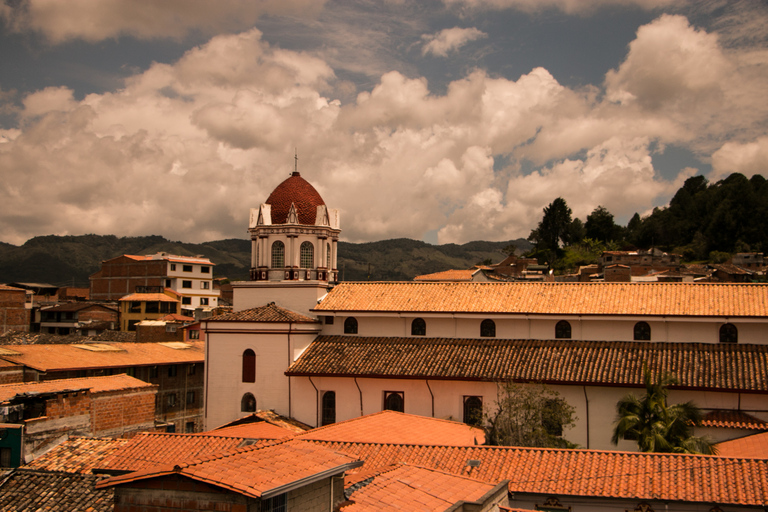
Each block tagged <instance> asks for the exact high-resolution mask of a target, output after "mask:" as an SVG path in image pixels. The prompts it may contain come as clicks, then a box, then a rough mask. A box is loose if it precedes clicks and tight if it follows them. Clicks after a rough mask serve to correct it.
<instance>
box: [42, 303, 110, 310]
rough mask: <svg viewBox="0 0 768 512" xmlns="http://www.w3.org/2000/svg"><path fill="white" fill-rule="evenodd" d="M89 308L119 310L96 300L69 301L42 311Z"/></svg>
mask: <svg viewBox="0 0 768 512" xmlns="http://www.w3.org/2000/svg"><path fill="white" fill-rule="evenodd" d="M87 308H100V309H108V310H110V311H112V312H115V313H116V312H117V309H116V308H114V307H111V306H107V305H106V304H96V303H94V302H67V303H66V304H56V305H55V306H47V307H44V308H41V310H42V311H51V312H56V311H80V310H83V309H87Z"/></svg>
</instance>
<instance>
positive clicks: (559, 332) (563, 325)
mask: <svg viewBox="0 0 768 512" xmlns="http://www.w3.org/2000/svg"><path fill="white" fill-rule="evenodd" d="M555 338H558V339H560V338H562V339H567V340H569V339H571V324H570V323H568V322H567V321H565V320H560V321H559V322H557V324H556V325H555Z"/></svg>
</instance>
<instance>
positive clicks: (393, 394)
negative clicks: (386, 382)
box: [384, 391, 405, 412]
mask: <svg viewBox="0 0 768 512" xmlns="http://www.w3.org/2000/svg"><path fill="white" fill-rule="evenodd" d="M384 410H385V411H397V412H405V397H404V393H403V392H402V391H385V392H384Z"/></svg>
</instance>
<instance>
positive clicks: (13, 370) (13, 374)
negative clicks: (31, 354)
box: [0, 365, 24, 384]
mask: <svg viewBox="0 0 768 512" xmlns="http://www.w3.org/2000/svg"><path fill="white" fill-rule="evenodd" d="M14 382H24V367H23V366H18V365H12V366H0V384H12V383H14Z"/></svg>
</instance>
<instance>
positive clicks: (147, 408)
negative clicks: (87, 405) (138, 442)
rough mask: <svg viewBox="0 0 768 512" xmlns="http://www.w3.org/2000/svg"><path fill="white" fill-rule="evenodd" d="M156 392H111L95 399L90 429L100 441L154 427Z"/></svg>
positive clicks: (136, 390) (97, 395) (145, 390)
mask: <svg viewBox="0 0 768 512" xmlns="http://www.w3.org/2000/svg"><path fill="white" fill-rule="evenodd" d="M156 394H157V389H156V388H153V389H152V390H147V389H135V390H123V391H110V392H107V393H98V394H96V395H93V399H92V406H91V429H92V433H93V435H94V436H97V437H117V436H122V435H125V434H126V433H128V432H135V431H138V430H147V429H151V428H154V426H155V395H156Z"/></svg>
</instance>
